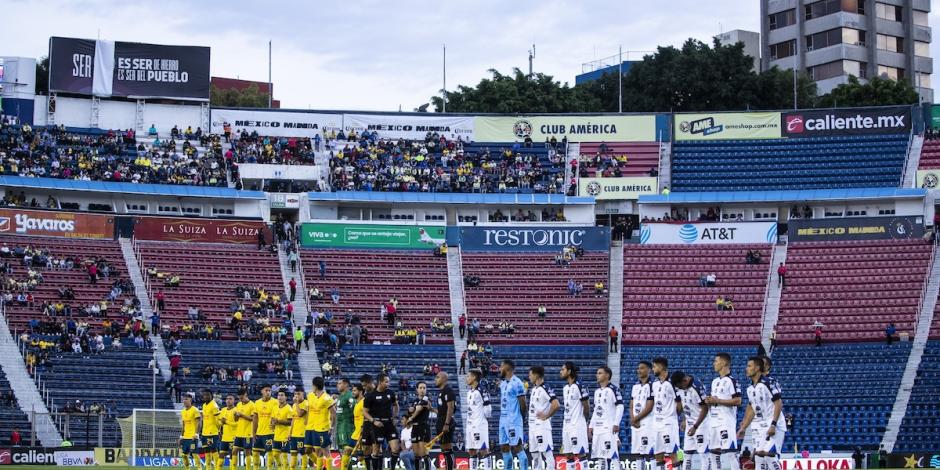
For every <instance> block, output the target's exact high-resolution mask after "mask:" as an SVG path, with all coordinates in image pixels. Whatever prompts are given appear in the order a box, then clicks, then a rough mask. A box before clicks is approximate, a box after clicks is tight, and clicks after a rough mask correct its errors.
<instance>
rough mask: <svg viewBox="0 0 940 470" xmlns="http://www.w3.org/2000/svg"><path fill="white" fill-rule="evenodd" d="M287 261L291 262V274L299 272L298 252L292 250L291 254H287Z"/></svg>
mask: <svg viewBox="0 0 940 470" xmlns="http://www.w3.org/2000/svg"><path fill="white" fill-rule="evenodd" d="M287 261H289V262H290V272H292V273H296V272H297V250H291V251H290V253H288V254H287Z"/></svg>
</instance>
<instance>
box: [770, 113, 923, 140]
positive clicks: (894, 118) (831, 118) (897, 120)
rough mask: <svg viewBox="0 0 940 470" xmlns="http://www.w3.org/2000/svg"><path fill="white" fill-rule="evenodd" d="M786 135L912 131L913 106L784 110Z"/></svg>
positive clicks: (784, 130)
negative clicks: (787, 111)
mask: <svg viewBox="0 0 940 470" xmlns="http://www.w3.org/2000/svg"><path fill="white" fill-rule="evenodd" d="M782 119H783V134H784V135H785V136H787V137H814V136H821V135H860V134H902V133H907V132H910V131H911V107H910V106H889V107H885V108H868V109H827V110H804V111H793V112H789V113H783V117H782Z"/></svg>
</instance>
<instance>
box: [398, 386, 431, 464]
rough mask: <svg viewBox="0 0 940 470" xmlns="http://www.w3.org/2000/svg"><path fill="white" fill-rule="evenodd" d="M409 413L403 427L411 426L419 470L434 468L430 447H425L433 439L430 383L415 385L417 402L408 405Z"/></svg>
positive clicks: (413, 446)
mask: <svg viewBox="0 0 940 470" xmlns="http://www.w3.org/2000/svg"><path fill="white" fill-rule="evenodd" d="M408 409H409V413H410V414H408V415H407V416H405V419H404V422H403V423H402V427H404V428H407V427H408V426H411V443H412V448H413V450H414V455H415V464H416V467H417V470H433V469H432V468H431V458H430V457H428V449H427V447H425V446H426V445H427V444H428V442H430V441H431V425H430V423H428V417H429V416H430V414H431V399H430V398H428V384H427V383H426V382H424V381H421V382H418V384H417V385H415V402H414V404H412V405H411V406H410V407H408Z"/></svg>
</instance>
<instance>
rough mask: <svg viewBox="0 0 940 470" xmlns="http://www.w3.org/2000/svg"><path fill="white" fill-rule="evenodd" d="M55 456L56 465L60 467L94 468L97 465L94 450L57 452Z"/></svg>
mask: <svg viewBox="0 0 940 470" xmlns="http://www.w3.org/2000/svg"><path fill="white" fill-rule="evenodd" d="M53 455H54V457H55V464H56V465H58V466H60V467H93V466H95V465H96V464H97V462H95V451H93V450H57V451H55V454H53Z"/></svg>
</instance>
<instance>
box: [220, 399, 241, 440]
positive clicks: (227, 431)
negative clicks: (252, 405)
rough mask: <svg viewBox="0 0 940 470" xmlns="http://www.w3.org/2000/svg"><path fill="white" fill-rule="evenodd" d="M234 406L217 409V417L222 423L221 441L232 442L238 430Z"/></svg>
mask: <svg viewBox="0 0 940 470" xmlns="http://www.w3.org/2000/svg"><path fill="white" fill-rule="evenodd" d="M235 409H236V408H235V407H234V406H233V407H231V408H222V409H221V410H219V419H221V420H222V421H224V423H222V442H233V441H234V440H235V434H236V433H237V430H238V419H236V418H235Z"/></svg>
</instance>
